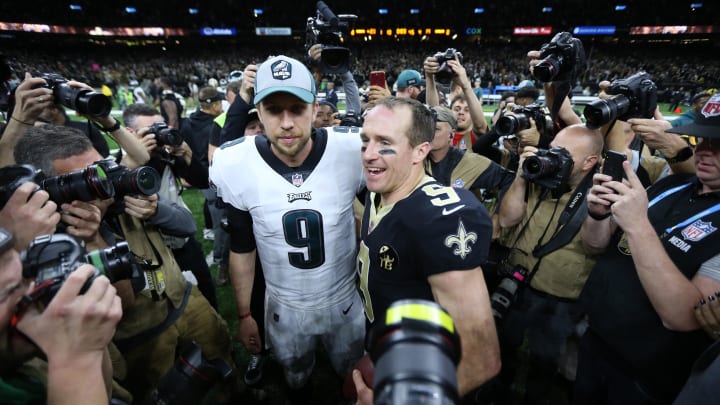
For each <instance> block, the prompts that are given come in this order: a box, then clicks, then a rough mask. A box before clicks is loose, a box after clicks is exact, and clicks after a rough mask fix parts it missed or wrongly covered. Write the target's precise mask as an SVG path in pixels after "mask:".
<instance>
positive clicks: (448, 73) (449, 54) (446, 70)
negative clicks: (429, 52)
mask: <svg viewBox="0 0 720 405" xmlns="http://www.w3.org/2000/svg"><path fill="white" fill-rule="evenodd" d="M455 56H457V58H458V60H459V61H460V62H461V63H462V60H463V55H462V53H460V52H458V51H457V50H456V49H455V48H448V49H446V50H445V52H438V53H436V54H435V55H433V58H435V60H437V63H438V64H439V65H440V67H439V68H438V71H437V73H435V80H437V81H439V82H448V81H450V80H451V79H452V78H453V76H455V72H453V70H452V68H450V66H448V64H447V61H449V60H454V59H455Z"/></svg>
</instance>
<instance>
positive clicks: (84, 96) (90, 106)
mask: <svg viewBox="0 0 720 405" xmlns="http://www.w3.org/2000/svg"><path fill="white" fill-rule="evenodd" d="M55 97H56V98H57V99H58V100H59V101H60V103H62V105H64V106H65V107H68V108H70V109H73V110H75V111H77V112H79V113H81V114H86V115H89V116H91V117H95V118H103V117H107V116H108V115H110V111H111V110H112V102H111V101H110V98H108V97H107V96H106V95H104V94H102V93H98V92H96V91H92V90H88V89H81V88H75V87H70V86H68V85H67V84H66V83H61V84H58V85H57V86H55Z"/></svg>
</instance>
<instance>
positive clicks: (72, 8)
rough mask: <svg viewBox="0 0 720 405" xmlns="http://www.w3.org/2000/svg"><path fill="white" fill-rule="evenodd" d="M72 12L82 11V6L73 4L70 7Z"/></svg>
mask: <svg viewBox="0 0 720 405" xmlns="http://www.w3.org/2000/svg"><path fill="white" fill-rule="evenodd" d="M70 10H72V11H82V6H81V5H79V4H71V5H70Z"/></svg>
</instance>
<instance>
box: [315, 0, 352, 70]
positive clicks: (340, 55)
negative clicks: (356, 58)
mask: <svg viewBox="0 0 720 405" xmlns="http://www.w3.org/2000/svg"><path fill="white" fill-rule="evenodd" d="M355 19H357V16H356V15H353V14H341V15H339V16H336V15H335V13H333V12H332V10H330V8H329V7H328V6H327V4H325V2H322V1H318V2H317V15H316V16H315V17H308V19H307V26H306V29H305V51H308V50H309V49H310V47H312V46H313V45H315V44H321V45H322V55H321V57H320V67H321V69H322V71H323V72H324V73H329V74H342V73H345V72H347V71H349V70H350V62H351V54H350V49H348V48H347V47H344V46H343V34H344V33H345V32H347V31H348V29H349V26H350V24H349V21H353V20H355Z"/></svg>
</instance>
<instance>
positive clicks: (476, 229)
mask: <svg viewBox="0 0 720 405" xmlns="http://www.w3.org/2000/svg"><path fill="white" fill-rule="evenodd" d="M427 187H428V186H425V187H423V189H425V188H427ZM428 190H429V192H430V193H433V194H434V196H432V197H431V198H427V199H426V200H425V202H424V206H423V207H422V208H423V211H425V212H424V214H423V215H422V217H420V218H423V217H424V218H426V220H424V221H417V222H418V226H416V229H415V232H413V235H414V236H415V238H416V246H418V249H417V250H418V254H424V255H425V257H423V260H420V261H419V263H420V266H422V272H423V273H424V274H425V275H427V276H430V275H433V274H438V273H443V272H446V271H454V270H472V269H474V268H476V267H478V266H481V265H482V264H483V263H484V262H485V260H486V259H487V256H488V249H489V247H490V240H491V237H492V223H491V221H490V216H489V215H488V213H487V210H486V209H485V207H483V206H482V204H480V202H479V201H478V200H477V198H475V196H474V195H473V194H472V193H470V192H469V191H467V190H461V189H453V188H452V187H444V186H440V185H439V184H437V185H434V186H433V188H432V189H428ZM455 198H457V201H455Z"/></svg>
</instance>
